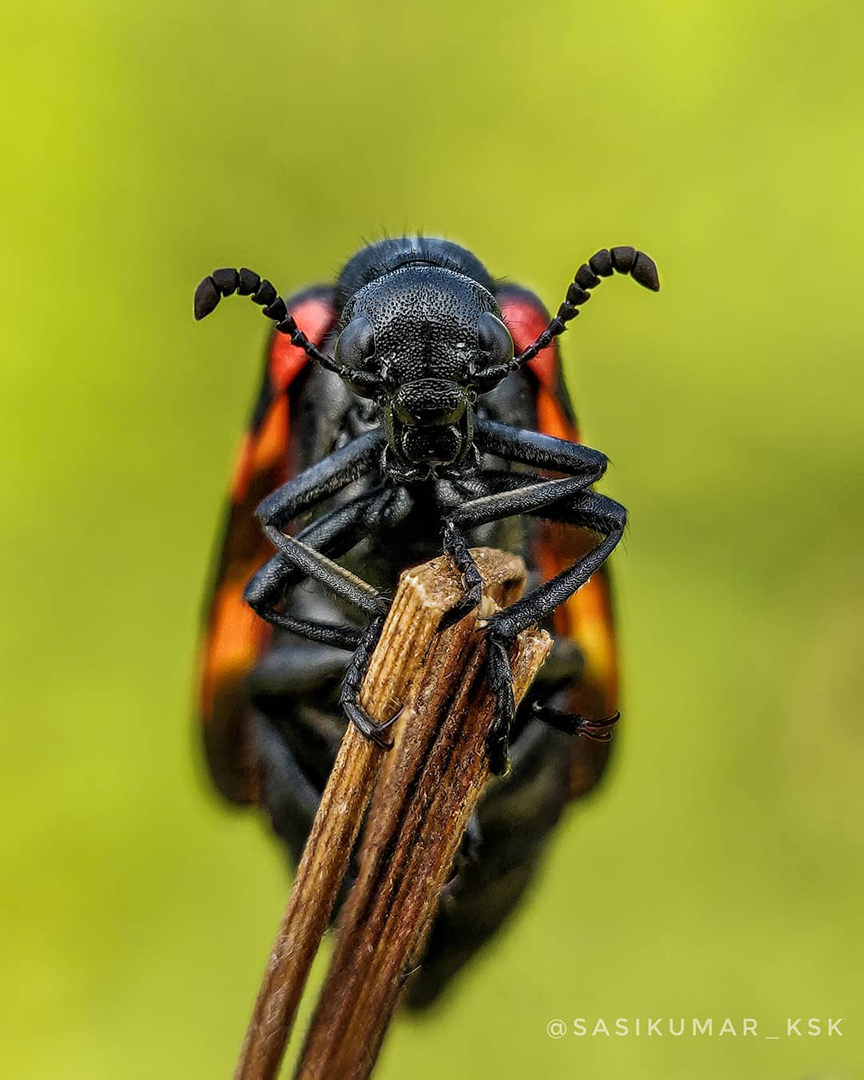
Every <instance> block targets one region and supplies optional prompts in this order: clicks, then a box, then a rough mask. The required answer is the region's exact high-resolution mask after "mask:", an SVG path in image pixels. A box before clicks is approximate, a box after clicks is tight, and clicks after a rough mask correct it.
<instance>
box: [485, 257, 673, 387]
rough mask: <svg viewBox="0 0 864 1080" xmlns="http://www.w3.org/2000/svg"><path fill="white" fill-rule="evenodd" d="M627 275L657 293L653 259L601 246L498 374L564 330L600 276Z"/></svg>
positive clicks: (523, 361) (512, 368)
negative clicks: (538, 330)
mask: <svg viewBox="0 0 864 1080" xmlns="http://www.w3.org/2000/svg"><path fill="white" fill-rule="evenodd" d="M616 271H617V272H618V273H619V274H629V275H630V277H632V278H633V280H634V281H638V282H639V284H640V285H644V286H645V288H646V289H651V290H652V292H659V290H660V279H659V277H658V276H657V267H656V266H655V265H654V260H653V259H652V258H650V256H648V255H646V254H645V252H644V251H637V250H636V248H632V247H614V248H611V250H610V249H607V248H602V249H601V250H600V251H598V252H597V253H596V254H594V255H592V256H591V258H590V259H589V260H588V262H587V263H582V265H581V266H580V267H579V269H578V270H577V271H576V276H575V277H574V278H573V281H572V282H571V284H570V287H569V289H568V290H567V298H566V300H564V302H563V303H562V304H561V306H560V307H559V308H558V314H557V315H556V316H555V318H554V319H552V321H551V322H550V323H549V325H548V326H547V327H546V329H545V330H544V331H543V333H542V334H541V335H540V336H539V337H538V338H537V339H536V340H535V341H533V342H532V343H531V344H530V345H529V346H528V347H527V348H526V349H523V350H522V352H521V353H519V355H518V356H514V357H513V359H512V360H511V361H510V362H509V363H508V364H502V365H500V367H501V369H502V371H501V377H502V378H503V376H504V375H506V374H508V373H509V372H511V371H515V370H516V369H517V368H520V367H522V365H523V364H527V363H528V361H529V360H533V359H534V357H535V356H536V355H537V353H539V352H540V351H541V349H545V348H546V347H547V346H548V345H549V344H550V343H551V341H552V340H553V339H554V338H556V337H557V336H558V335H559V334H561V333H563V332H564V331H565V330H566V329H567V323H568V322H570V320H571V319H575V318H576V316H577V315H578V314H579V307H580V306H581V305H582V304H584V303H585V301H586V300H590V299H591V293H590V290H591V289H593V288H596V286H598V285H599V284H600V279H601V278H604V277H612V275H613V274H614V273H615V272H616ZM496 374H498V372H497V371H495V370H494V369H493V371H484V372H483V375H484V376H491V377H494V376H495V375H496Z"/></svg>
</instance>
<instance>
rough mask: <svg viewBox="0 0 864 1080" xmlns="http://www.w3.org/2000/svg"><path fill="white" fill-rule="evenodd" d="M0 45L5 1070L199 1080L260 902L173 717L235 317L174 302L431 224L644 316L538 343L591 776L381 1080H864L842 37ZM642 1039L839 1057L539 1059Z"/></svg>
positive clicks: (623, 7) (856, 268) (511, 25)
mask: <svg viewBox="0 0 864 1080" xmlns="http://www.w3.org/2000/svg"><path fill="white" fill-rule="evenodd" d="M0 19H2V25H0V55H2V70H3V72H4V83H5V93H4V95H3V106H2V108H3V134H2V144H3V147H2V149H3V167H2V178H0V184H2V189H3V198H2V207H3V210H2V222H3V224H2V235H3V260H2V268H0V275H2V295H3V311H4V315H3V319H2V358H3V375H4V390H3V394H2V413H3V421H2V425H0V438H2V442H3V446H4V458H5V461H4V466H3V480H4V483H3V513H2V553H3V563H4V566H3V570H4V584H3V609H4V618H3V620H2V632H3V636H4V641H3V646H2V655H3V664H4V667H5V668H6V671H5V674H4V676H3V691H2V695H3V713H4V722H3V726H2V741H3V746H4V749H3V752H2V760H0V769H2V778H0V790H2V793H3V804H4V805H3V811H2V813H3V818H2V820H3V826H2V845H3V850H2V866H3V873H2V878H3V885H2V886H0V890H2V935H3V936H2V943H0V956H2V967H3V978H2V980H0V999H2V1021H0V1022H2V1024H3V1026H4V1027H5V1028H6V1031H5V1034H3V1035H2V1048H3V1049H2V1056H3V1072H4V1074H6V1075H9V1076H16V1077H20V1078H40V1080H41V1078H44V1077H64V1078H67V1077H68V1078H77V1077H86V1078H88V1080H99V1078H103V1077H104V1078H108V1077H112V1078H113V1077H132V1078H137V1077H141V1078H145V1077H146V1078H150V1077H153V1076H169V1077H175V1076H176V1077H179V1076H183V1077H190V1078H192V1077H202V1078H203V1077H207V1078H209V1077H218V1076H227V1075H229V1073H230V1070H231V1068H232V1066H233V1062H234V1059H235V1055H236V1052H237V1049H238V1047H239V1044H240V1040H241V1034H242V1031H243V1028H244V1025H245V1023H246V1020H247V1016H248V1013H249V1009H250V1005H251V1002H252V999H253V995H254V992H255V989H256V986H257V982H258V979H259V976H260V974H261V970H262V965H263V962H264V958H265V956H266V953H267V949H268V947H269V943H270V940H271V937H272V934H273V931H274V929H275V925H276V923H277V920H278V917H279V913H280V911H281V908H282V905H283V901H284V898H285V895H286V890H287V886H288V881H289V878H288V875H287V872H286V869H285V867H284V865H283V860H282V857H281V854H280V852H279V850H278V849H277V848H276V846H275V845H274V843H273V842H272V841H271V839H270V838H269V837H268V835H267V833H266V830H265V828H264V827H263V825H262V823H261V822H259V821H258V820H256V818H255V816H254V815H253V814H249V813H247V814H241V813H233V812H230V811H229V810H227V809H225V808H223V806H221V805H220V804H219V803H218V802H217V800H216V798H215V797H214V795H213V794H212V792H211V790H210V788H209V786H208V782H207V778H206V776H205V774H204V771H203V768H202V764H201V760H200V755H199V745H198V733H197V731H196V730H195V728H194V724H193V720H192V718H191V710H190V699H191V685H192V681H193V663H194V661H193V657H194V652H195V644H196V636H197V619H198V610H199V603H200V599H201V594H202V589H203V587H204V582H205V578H206V575H207V564H208V556H209V552H210V547H211V540H212V537H213V534H214V530H215V528H216V524H217V519H218V517H219V514H220V508H221V503H222V499H223V493H224V489H225V485H226V481H227V476H228V473H229V470H230V467H231V461H232V458H233V454H234V451H235V449H236V447H237V444H238V441H239V438H240V433H241V430H242V426H243V424H244V421H245V418H246V414H247V410H248V408H249V403H250V400H251V396H252V394H253V389H254V387H255V385H256V380H257V377H258V369H259V363H260V352H261V345H262V340H263V335H264V333H265V327H264V326H263V324H262V322H261V320H260V318H259V317H257V316H256V315H255V312H254V309H252V308H251V307H249V306H248V305H243V304H239V303H238V304H227V305H226V306H225V310H224V311H222V310H220V312H219V313H218V316H217V318H216V320H215V321H214V322H212V323H211V322H209V321H208V323H206V324H203V325H202V326H196V325H195V324H194V323H193V321H192V316H191V300H192V291H193V289H194V286H195V284H196V283H197V282H198V280H199V279H200V278H201V277H202V276H203V275H204V274H205V273H207V272H209V271H210V270H211V269H212V268H213V267H215V266H219V265H226V264H227V265H232V266H233V265H240V264H243V263H245V264H248V265H251V266H253V267H256V268H258V269H260V270H261V271H262V272H264V273H266V274H268V275H269V276H271V277H272V278H273V280H274V281H275V282H277V284H278V285H279V286H280V287H281V288H282V289H283V290H285V291H289V290H291V289H294V288H296V287H298V286H301V285H303V284H305V283H308V282H314V281H318V280H322V279H328V278H332V277H333V275H334V273H335V272H336V270H337V269H338V267H339V265H340V263H341V262H342V261H343V260H344V259H345V258H346V257H347V256H348V255H350V254H351V253H352V252H353V251H354V250H355V248H356V247H357V246H358V245H359V243H360V242H361V241H362V240H363V239H367V238H375V237H378V236H380V235H382V234H383V232H384V231H385V230H386V231H388V232H390V233H394V232H399V231H401V230H403V229H408V230H414V229H418V228H422V229H424V230H426V231H427V232H429V233H433V234H434V233H436V232H438V233H442V234H444V235H447V236H450V237H452V238H454V239H457V240H459V241H461V242H463V243H466V244H467V245H468V246H470V247H471V248H473V249H474V250H475V251H476V252H477V253H478V254H479V255H480V257H481V258H482V259H484V260H485V261H486V263H487V265H488V266H489V267H490V269H491V270H492V272H493V273H495V274H499V275H507V276H510V277H512V278H517V279H521V280H523V281H524V282H526V283H527V284H529V285H531V286H533V287H535V288H536V289H537V290H538V291H539V292H540V293H541V295H542V296H543V297H544V298H546V300H547V302H548V303H550V304H555V303H557V302H558V300H559V299H560V298H561V296H562V295H563V291H564V289H565V288H566V285H567V282H568V281H569V280H570V277H571V275H572V273H573V271H574V270H575V269H576V267H577V266H578V264H579V263H580V262H581V261H582V260H583V259H584V258H585V257H586V256H587V255H588V254H590V253H591V252H592V251H594V250H595V249H596V248H597V247H599V246H604V245H610V244H621V243H628V244H635V245H636V246H639V247H643V248H644V249H645V250H647V251H649V252H650V253H651V254H652V255H653V256H654V257H655V258H656V260H657V262H658V264H659V266H660V269H661V275H662V279H663V284H664V289H663V292H661V294H660V295H659V296H658V297H655V296H653V295H650V294H648V293H646V292H643V291H641V290H639V289H637V288H635V287H633V286H632V285H628V284H627V283H626V282H623V281H619V282H616V283H615V284H610V285H606V286H604V288H603V289H602V290H601V293H600V294H598V297H597V299H596V300H595V301H594V303H592V304H591V306H590V311H589V310H586V312H585V314H584V317H583V318H581V319H579V322H578V324H577V325H576V326H575V327H574V329H573V331H572V332H571V333H568V334H567V335H566V342H565V346H564V347H565V352H566V359H567V369H568V377H569V379H570V382H571V386H572V389H573V393H574V395H575V399H576V402H577V406H578V408H579V411H580V414H581V416H582V418H583V421H584V424H585V428H586V432H587V436H588V438H589V439H590V441H591V442H593V443H594V444H595V445H598V446H600V447H602V448H603V449H604V450H606V451H608V452H609V454H610V455H611V457H612V459H613V463H614V467H613V468H612V470H611V473H610V477H609V480H608V483H607V486H606V490H608V491H609V492H610V493H612V494H614V495H615V496H616V497H618V498H620V499H621V500H622V501H623V502H624V503H625V504H627V505H628V507H629V508H630V510H631V530H630V534H629V537H628V540H627V543H626V546H625V549H624V550H623V551H621V553H620V554H619V555H618V557H617V558H616V567H617V573H618V582H619V586H620V590H619V596H620V616H621V619H620V621H621V634H622V641H623V649H624V656H625V662H626V699H625V702H624V704H625V709H626V712H625V722H624V725H623V726H622V730H621V732H620V738H619V741H618V751H619V752H618V755H617V760H616V763H615V768H614V771H613V772H612V773H611V775H610V778H609V782H608V783H607V784H606V786H605V788H604V789H603V791H602V793H601V794H600V795H599V796H598V797H597V798H595V799H594V800H593V801H591V802H590V803H588V804H586V805H584V806H583V807H581V808H580V809H579V810H578V811H576V812H574V813H572V814H571V816H570V817H569V818H568V820H567V821H566V823H565V824H564V826H563V827H562V828H561V830H560V833H559V835H558V837H557V839H556V841H555V844H554V848H553V850H552V853H551V856H550V858H549V859H548V862H547V865H546V868H545V873H544V875H543V878H542V880H541V881H540V882H539V884H538V887H537V888H536V890H535V891H534V894H533V895H532V897H531V900H530V902H529V903H528V904H526V906H525V907H524V909H523V910H522V912H521V914H520V917H519V918H518V919H517V920H516V921H515V922H514V923H513V924H512V925H511V926H510V928H509V929H508V930H507V932H506V933H505V934H503V935H502V936H501V937H500V938H499V939H498V940H497V942H496V943H495V945H494V947H493V948H490V949H489V950H488V951H487V952H486V953H485V954H484V955H483V956H482V958H481V959H480V960H479V962H477V963H476V964H475V965H474V966H473V967H472V968H471V970H470V972H468V973H467V974H466V975H465V977H464V978H463V979H462V980H461V981H460V983H459V985H458V987H457V988H455V990H454V993H453V994H452V996H451V997H450V999H449V1000H448V1001H447V1002H446V1004H445V1005H444V1006H443V1007H442V1008H441V1009H440V1010H439V1011H438V1012H436V1013H435V1014H434V1015H433V1016H431V1017H430V1018H429V1019H428V1020H426V1021H405V1022H403V1023H401V1024H399V1025H398V1026H397V1027H396V1028H395V1029H394V1031H393V1033H392V1035H391V1038H390V1040H389V1042H388V1044H387V1047H386V1052H385V1055H384V1058H383V1061H382V1065H381V1069H380V1076H381V1077H382V1078H396V1077H404V1076H412V1077H418V1078H422V1077H438V1076H440V1075H441V1074H442V1073H443V1072H446V1074H447V1075H450V1076H453V1077H458V1078H472V1080H473V1078H482V1077H486V1076H489V1077H493V1076H494V1077H496V1078H500V1080H504V1078H511V1077H513V1078H515V1077H523V1076H532V1077H533V1076H537V1077H546V1076H549V1077H551V1076H556V1077H557V1076H584V1077H589V1076H590V1077H592V1078H594V1080H618V1078H621V1077H625V1076H638V1077H641V1078H644V1080H651V1078H658V1080H659V1078H664V1080H668V1078H675V1077H682V1078H684V1077H686V1078H688V1080H690V1078H693V1077H699V1078H700V1080H702V1078H706V1080H714V1078H717V1080H725V1078H727V1077H729V1076H740V1077H748V1078H749V1077H753V1078H757V1077H758V1078H759V1080H772V1078H775V1077H776V1078H781V1077H783V1078H788V1077H799V1078H802V1080H803V1078H805V1077H807V1078H810V1080H829V1078H834V1080H847V1078H851V1077H856V1076H857V1077H860V1076H862V1075H864V1074H862V1072H861V1071H860V1070H861V1068H862V1064H861V1063H862V1061H864V1009H862V1004H864V1002H862V994H861V972H860V960H861V952H860V949H861V946H862V934H861V887H862V884H864V880H862V858H861V855H862V840H864V814H862V799H861V785H862V780H861V778H862V775H864V741H862V739H864V736H862V728H861V712H862V709H861V701H862V696H864V665H862V663H861V645H860V641H861V624H862V616H864V584H862V554H861V537H860V528H861V489H862V479H864V429H862V424H861V411H862V382H864V380H862V343H864V334H862V320H861V289H860V280H861V273H862V272H861V252H862V240H864V236H862V227H861V222H862V210H864V205H862V204H864V185H862V182H861V175H862V165H864V160H862V157H864V155H862V138H861V112H862V101H864V96H862V95H864V80H862V75H861V67H862V65H861V53H860V49H861V40H862V13H861V5H860V4H859V3H857V2H855V0H847V2H839V0H834V2H831V0H824V2H815V0H766V2H763V3H760V4H753V3H751V2H745V0H722V2H720V0H716V2H705V3H684V2H681V0H679V2H674V0H669V2H666V3H661V4H656V3H651V4H649V3H646V2H641V0H640V2H630V3H625V2H622V0H607V2H605V3H603V4H602V5H601V4H594V5H585V4H569V3H564V2H561V0H557V2H550V0H534V2H533V3H531V4H529V5H527V6H526V5H519V6H513V7H509V6H506V5H500V4H493V3H489V2H486V3H472V2H470V0H469V2H465V0H459V2H455V0H439V2H438V3H436V4H433V5H427V4H422V5H421V4H414V3H394V2H390V3H372V4H364V5H361V4H352V3H349V2H347V0H341V2H331V3H327V4H318V5H316V4H303V5H299V4H291V3H287V4H286V3H281V4H272V3H267V2H264V0H251V2H248V3H244V4H238V3H228V2H226V0H210V2H208V3H206V4H205V3H198V4H195V3H190V4H182V3H181V4H176V3H165V2H163V0H157V2H152V3H148V4H129V3H120V4H116V3H108V2H105V0H80V2H79V3H77V4H75V5H67V4H59V3H57V2H49V3H45V2H40V0H34V2H31V3H28V4H17V3H9V4H6V5H4V9H3V13H2V16H0ZM637 1016H638V1017H642V1018H648V1017H656V1016H660V1017H670V1016H671V1017H679V1016H684V1017H691V1016H699V1017H705V1016H713V1017H715V1018H721V1019H722V1018H723V1017H727V1016H728V1017H732V1018H736V1020H737V1019H740V1018H743V1017H754V1018H758V1019H759V1020H760V1023H761V1025H762V1026H761V1031H762V1032H764V1033H768V1034H770V1033H773V1032H775V1031H782V1030H783V1028H784V1025H785V1019H786V1018H787V1017H790V1016H791V1017H797V1016H803V1017H820V1018H827V1017H835V1018H836V1017H839V1016H842V1017H844V1018H845V1021H844V1026H843V1031H844V1035H843V1037H842V1038H837V1037H834V1038H831V1039H829V1038H826V1037H824V1036H823V1037H821V1038H804V1037H802V1038H800V1039H795V1038H791V1039H788V1038H783V1039H781V1040H780V1041H777V1042H769V1041H765V1040H763V1039H752V1038H751V1039H746V1038H743V1037H740V1035H739V1037H737V1038H736V1037H724V1038H718V1037H717V1036H716V1035H715V1037H714V1038H702V1039H698V1038H697V1039H694V1038H690V1037H683V1038H679V1039H675V1038H670V1037H668V1036H667V1037H665V1038H651V1039H649V1038H646V1037H641V1038H636V1037H629V1038H614V1037H613V1038H603V1037H602V1036H601V1037H596V1038H582V1039H579V1038H576V1037H573V1036H570V1037H567V1038H565V1039H562V1040H560V1041H554V1040H552V1039H550V1038H548V1037H547V1035H546V1033H545V1029H546V1024H547V1021H549V1020H550V1019H552V1018H563V1019H565V1020H566V1021H567V1022H568V1023H569V1021H570V1020H572V1018H574V1017H587V1018H589V1020H590V1019H591V1018H594V1017H606V1018H610V1017H611V1018H615V1017H628V1018H631V1019H633V1018H635V1017H637ZM739 1031H740V1026H739ZM856 1070H858V1071H856Z"/></svg>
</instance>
